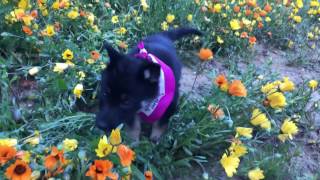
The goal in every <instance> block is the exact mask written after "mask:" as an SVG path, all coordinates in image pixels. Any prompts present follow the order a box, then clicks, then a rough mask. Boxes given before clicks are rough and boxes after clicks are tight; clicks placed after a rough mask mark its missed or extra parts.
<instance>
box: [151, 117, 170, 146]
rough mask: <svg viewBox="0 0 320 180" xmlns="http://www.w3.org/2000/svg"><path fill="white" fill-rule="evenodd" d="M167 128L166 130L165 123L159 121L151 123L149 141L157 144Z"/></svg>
mask: <svg viewBox="0 0 320 180" xmlns="http://www.w3.org/2000/svg"><path fill="white" fill-rule="evenodd" d="M167 128H168V124H167V123H165V124H163V123H161V122H159V121H157V122H155V123H153V124H152V131H151V135H150V139H151V141H153V142H154V143H158V142H159V141H160V138H161V136H162V134H163V133H164V132H165V131H166V129H167Z"/></svg>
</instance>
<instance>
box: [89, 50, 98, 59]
mask: <svg viewBox="0 0 320 180" xmlns="http://www.w3.org/2000/svg"><path fill="white" fill-rule="evenodd" d="M90 54H91V58H92V59H94V60H97V59H99V58H100V53H99V52H98V51H91V53H90Z"/></svg>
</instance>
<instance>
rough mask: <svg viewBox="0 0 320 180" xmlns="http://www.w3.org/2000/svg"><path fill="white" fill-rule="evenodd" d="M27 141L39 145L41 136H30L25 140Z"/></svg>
mask: <svg viewBox="0 0 320 180" xmlns="http://www.w3.org/2000/svg"><path fill="white" fill-rule="evenodd" d="M24 142H25V143H29V144H31V145H32V146H35V145H38V144H39V143H40V136H34V137H31V138H28V139H26V140H25V141H24Z"/></svg>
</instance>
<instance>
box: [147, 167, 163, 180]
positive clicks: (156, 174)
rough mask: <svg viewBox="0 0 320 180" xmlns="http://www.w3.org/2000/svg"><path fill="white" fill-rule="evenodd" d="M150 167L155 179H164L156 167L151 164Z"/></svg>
mask: <svg viewBox="0 0 320 180" xmlns="http://www.w3.org/2000/svg"><path fill="white" fill-rule="evenodd" d="M149 167H150V170H151V171H152V174H153V175H154V177H155V178H154V179H158V180H162V179H163V177H162V176H161V174H160V173H159V171H158V169H157V168H156V167H155V166H154V165H152V164H149Z"/></svg>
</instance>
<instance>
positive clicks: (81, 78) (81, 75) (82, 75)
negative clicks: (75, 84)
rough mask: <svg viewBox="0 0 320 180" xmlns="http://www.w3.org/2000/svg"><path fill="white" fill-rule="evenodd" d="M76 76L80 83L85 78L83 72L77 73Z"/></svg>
mask: <svg viewBox="0 0 320 180" xmlns="http://www.w3.org/2000/svg"><path fill="white" fill-rule="evenodd" d="M78 76H79V79H80V81H82V80H84V78H85V77H86V73H84V72H83V71H79V72H78Z"/></svg>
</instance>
